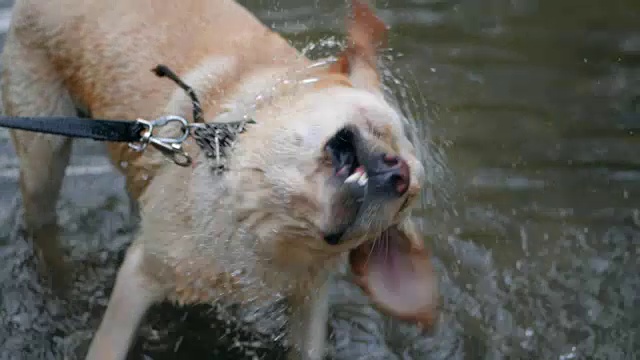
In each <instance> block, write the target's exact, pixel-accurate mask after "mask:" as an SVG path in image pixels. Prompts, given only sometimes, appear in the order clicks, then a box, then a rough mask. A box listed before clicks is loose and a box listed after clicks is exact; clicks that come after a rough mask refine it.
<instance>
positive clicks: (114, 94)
mask: <svg viewBox="0 0 640 360" xmlns="http://www.w3.org/2000/svg"><path fill="white" fill-rule="evenodd" d="M352 14H353V16H352V17H351V18H350V20H349V27H348V35H349V36H348V46H347V48H346V50H345V51H344V52H343V53H342V54H341V55H340V56H339V58H338V59H337V60H336V61H333V62H327V64H326V65H322V64H318V63H314V62H312V61H310V60H309V59H307V58H305V57H304V56H302V55H301V54H300V53H298V52H297V51H296V50H295V49H294V48H293V47H291V46H290V45H289V44H288V43H287V42H286V41H285V40H284V39H283V38H282V37H280V36H279V35H278V34H276V33H274V32H272V31H270V30H269V29H268V28H267V27H265V26H264V25H262V24H261V23H260V22H259V21H257V20H256V18H255V17H254V16H252V15H251V14H250V13H249V12H248V11H247V10H246V9H244V8H243V7H241V6H240V5H238V4H236V3H235V2H233V1H230V0H181V1H170V0H18V1H17V2H16V4H15V8H14V15H13V19H12V23H11V28H10V31H9V34H8V38H7V42H6V45H5V48H4V52H3V54H2V62H3V65H4V68H3V71H2V78H1V80H2V102H3V105H4V109H5V112H6V114H7V115H14V116H21V115H22V116H27V115H29V116H34V115H40V116H48V115H49V116H50V115H67V116H74V115H76V114H78V112H79V110H81V111H82V112H84V113H85V114H88V115H89V117H95V118H111V119H136V118H139V117H140V118H145V119H154V118H157V117H160V116H162V115H167V114H173V115H179V116H183V117H185V118H190V114H191V112H190V110H191V103H190V101H189V98H188V97H187V96H186V95H185V94H184V93H183V91H182V90H180V89H179V88H177V87H176V86H175V85H174V84H173V83H171V81H169V80H166V79H160V78H158V77H156V76H154V75H153V74H152V73H151V72H150V71H149V70H150V69H151V68H153V67H154V66H155V65H156V64H158V63H164V64H167V65H169V66H170V67H171V68H172V69H173V70H174V71H175V72H177V73H178V74H181V75H183V79H184V81H185V82H186V83H187V84H189V85H191V86H192V87H193V88H194V89H195V91H196V93H197V94H198V96H199V97H200V100H201V102H202V105H203V109H204V119H205V120H206V121H208V122H216V121H223V120H225V119H226V120H229V119H234V118H235V119H236V120H237V119H242V118H243V117H251V118H252V119H254V120H255V122H256V123H255V124H253V125H248V127H247V130H246V132H244V133H242V134H239V135H238V137H237V139H236V142H235V143H234V145H233V148H232V149H231V150H230V152H229V154H228V158H227V159H226V161H227V167H226V171H224V172H222V173H218V172H214V171H212V161H213V160H212V159H211V158H210V157H209V156H207V154H206V153H205V152H204V151H202V150H201V149H200V148H199V147H198V146H197V145H196V143H195V142H194V141H193V139H189V140H188V141H187V142H186V144H185V147H186V149H187V150H188V152H189V154H191V156H193V158H194V163H193V166H189V167H179V166H176V165H175V164H173V163H172V162H171V161H168V160H167V159H166V158H165V157H164V156H163V155H162V154H161V153H160V152H158V151H157V150H155V149H153V148H149V149H148V150H146V151H145V152H144V153H143V154H142V155H140V154H138V153H134V152H132V151H131V150H130V149H129V148H128V147H127V146H126V144H125V145H122V144H110V145H109V152H110V156H111V158H112V160H113V163H114V164H115V166H117V167H119V168H120V169H121V170H122V172H123V173H124V174H125V176H126V179H127V187H128V191H129V193H130V194H131V195H132V196H133V197H134V198H135V199H137V200H138V201H139V204H140V208H141V214H142V220H141V229H140V232H139V234H138V235H137V238H136V239H135V241H134V242H133V244H132V245H131V247H130V248H129V250H128V252H127V256H126V258H125V261H124V263H123V264H122V266H121V269H120V270H119V274H118V276H117V280H116V283H115V287H114V290H113V293H112V294H111V298H110V301H109V305H108V308H107V310H106V313H105V315H104V318H103V321H102V323H101V325H100V327H99V329H98V330H97V333H96V335H95V337H94V339H93V341H92V344H91V347H90V350H89V354H88V355H87V358H88V359H124V358H125V356H126V354H127V351H128V348H129V346H130V343H131V341H132V338H133V337H134V335H135V332H136V328H137V326H138V325H139V323H140V321H141V319H142V317H143V315H144V313H145V312H146V310H147V309H148V308H149V307H150V306H151V305H152V304H153V303H154V302H159V301H162V300H165V299H169V300H172V301H176V302H179V303H213V302H228V303H237V304H247V303H254V304H255V303H258V304H259V303H261V302H264V303H265V304H267V303H269V302H270V301H272V300H274V299H276V298H280V297H284V298H286V299H287V301H288V304H289V306H290V308H291V318H290V320H289V322H288V323H289V334H290V336H289V339H290V343H291V345H292V346H291V358H303V359H319V358H321V357H322V356H323V351H324V344H325V335H326V334H325V329H326V320H327V290H326V283H327V279H328V276H329V275H330V274H331V273H332V272H333V271H335V270H336V269H337V267H338V266H339V265H340V264H341V263H343V262H345V261H348V263H349V264H350V266H351V270H352V273H353V274H354V278H355V281H356V282H357V283H358V284H359V285H360V287H361V288H362V289H363V290H364V291H365V292H366V293H367V294H369V296H370V298H371V300H372V302H373V303H374V304H376V305H377V306H378V308H379V309H381V310H382V311H384V312H386V313H388V314H391V315H393V316H397V317H399V318H401V319H405V320H408V321H414V322H416V323H418V324H421V325H430V324H431V323H432V322H433V321H434V319H435V317H436V314H437V312H436V307H437V302H438V301H437V298H438V295H437V285H436V284H437V281H436V280H435V276H434V273H433V269H432V267H431V264H430V261H429V254H428V253H427V251H426V249H425V248H424V245H423V240H422V238H421V236H420V235H419V233H417V232H416V230H415V229H414V226H413V224H412V220H411V219H410V210H411V208H412V207H413V206H414V203H415V199H416V198H417V196H418V194H419V192H420V190H421V183H422V182H423V179H424V169H423V166H422V165H421V163H420V162H419V161H418V160H417V158H416V156H415V149H414V147H413V145H412V144H411V143H410V142H409V140H408V137H407V134H405V133H404V131H405V129H404V127H403V123H402V121H403V120H402V118H401V115H400V114H399V113H398V112H397V111H396V110H395V109H394V108H392V107H391V106H390V105H389V104H388V103H387V102H386V101H385V98H384V97H383V95H382V93H381V91H380V89H379V86H380V77H379V74H378V71H377V65H376V51H377V50H378V48H379V46H380V45H382V44H383V42H384V39H385V36H386V27H385V25H384V24H383V23H382V22H381V21H380V20H379V19H378V18H377V17H376V16H375V15H374V14H373V12H372V11H371V9H370V8H369V7H368V6H366V5H365V4H363V3H361V2H360V1H356V0H354V1H353V4H352ZM226 120H225V121H226ZM87 121H91V120H89V119H87ZM177 131H179V129H178V128H175V127H167V128H165V129H164V133H165V134H173V133H176V132H177ZM12 137H13V142H14V145H15V148H16V151H17V154H18V156H19V157H20V172H21V178H20V184H21V191H22V196H23V200H24V207H25V222H26V225H27V227H28V230H29V231H30V234H31V236H32V237H33V238H34V240H35V242H36V244H37V246H38V247H39V249H40V250H41V251H42V252H43V253H44V257H45V258H46V261H47V262H49V263H51V264H56V263H57V264H58V265H61V264H62V263H61V260H60V259H61V258H60V254H59V253H58V252H57V248H56V245H55V241H56V231H55V229H56V214H55V203H56V200H57V197H58V192H59V190H60V185H61V182H62V178H63V175H64V171H65V166H66V165H67V162H68V160H69V152H70V146H71V141H72V140H71V139H69V138H64V137H59V136H52V135H43V134H35V133H29V132H23V131H14V132H12Z"/></svg>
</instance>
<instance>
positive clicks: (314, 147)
mask: <svg viewBox="0 0 640 360" xmlns="http://www.w3.org/2000/svg"><path fill="white" fill-rule="evenodd" d="M385 32H386V27H385V25H384V24H383V23H382V22H381V21H380V20H379V19H378V18H377V17H376V16H375V15H374V14H373V13H372V11H371V10H370V9H369V8H368V7H367V6H365V5H363V4H362V3H360V2H359V1H353V17H352V19H351V21H350V27H349V46H348V47H347V49H346V50H345V51H344V53H343V54H342V55H341V56H340V58H339V59H338V61H337V62H336V63H335V64H334V65H332V66H331V68H330V69H329V70H328V71H327V72H326V73H323V74H321V75H318V77H319V78H318V80H319V81H317V83H316V84H315V85H314V86H311V87H310V88H308V89H307V90H304V91H299V92H296V93H295V94H293V95H291V96H285V97H282V98H279V99H276V100H274V101H273V102H272V103H271V104H270V105H268V106H265V107H264V108H262V109H261V110H260V111H259V112H258V113H257V114H256V120H257V122H258V125H255V126H254V127H253V128H252V129H251V130H249V131H248V132H247V133H246V134H244V135H242V136H241V142H242V144H241V146H239V151H238V153H237V154H238V157H236V161H234V163H235V164H234V165H233V166H234V169H235V171H234V173H236V174H237V176H238V177H237V180H238V182H240V181H242V182H244V185H241V188H243V189H244V192H245V195H243V196H244V198H245V200H246V201H243V202H242V204H244V205H240V204H237V206H241V207H243V208H244V210H245V212H243V214H244V215H242V216H243V218H246V219H250V221H251V229H252V230H253V231H255V232H257V233H258V237H259V238H260V241H263V242H268V243H271V244H272V245H269V248H271V249H272V251H273V252H272V254H270V256H272V257H273V259H274V260H273V261H277V262H282V263H286V264H287V266H289V265H290V266H292V267H294V268H296V266H299V269H298V270H297V271H305V270H304V266H305V265H307V264H309V265H310V266H316V265H317V264H318V262H319V260H320V261H321V260H322V259H327V258H330V257H335V255H337V254H339V253H345V252H349V253H350V256H349V259H350V264H351V268H352V272H353V274H354V275H355V276H356V279H357V280H356V282H357V283H358V284H359V285H360V286H361V287H362V288H363V289H364V290H365V291H366V292H367V293H368V294H369V295H370V296H371V298H372V300H373V302H374V303H375V304H377V305H378V306H379V307H380V308H381V309H383V310H386V311H387V312H389V313H391V314H392V315H395V316H398V317H401V318H404V319H410V320H415V321H417V322H420V323H422V324H429V323H431V322H432V320H433V319H434V316H435V307H436V302H437V301H436V298H437V289H436V288H437V286H436V281H435V279H434V274H433V270H432V268H431V265H430V262H429V256H428V254H427V252H426V250H425V249H424V245H423V242H422V237H421V236H420V234H419V233H418V232H417V231H416V229H415V228H414V225H413V223H412V220H411V219H410V214H409V212H410V210H411V208H412V207H413V206H414V205H415V202H416V199H417V197H418V195H419V192H420V190H421V186H422V182H423V180H424V168H423V165H422V164H421V163H420V161H419V160H418V159H417V157H416V151H415V148H414V147H413V145H412V144H411V142H410V141H409V139H408V136H407V134H406V133H405V131H406V130H405V126H404V125H403V119H402V117H401V115H400V114H399V113H398V112H397V111H396V110H395V109H394V108H393V107H392V106H390V105H389V104H388V103H387V102H386V100H385V98H384V96H383V95H382V93H381V90H380V75H379V73H378V71H377V66H376V50H377V49H378V47H379V45H380V44H382V42H383V40H384V36H385ZM242 179H244V180H242ZM247 197H251V201H248V200H247ZM254 208H255V209H254Z"/></svg>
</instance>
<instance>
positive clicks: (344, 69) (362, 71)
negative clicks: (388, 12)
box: [330, 0, 387, 92]
mask: <svg viewBox="0 0 640 360" xmlns="http://www.w3.org/2000/svg"><path fill="white" fill-rule="evenodd" d="M363 1H364V0H352V2H351V4H352V5H351V17H350V19H349V21H348V27H347V30H348V39H347V41H348V43H347V48H346V49H345V50H344V51H343V52H342V54H340V56H339V57H338V60H337V61H336V62H335V63H334V64H333V65H332V66H331V68H330V71H332V72H337V73H342V74H345V75H347V76H348V77H349V78H350V80H351V83H352V84H353V85H354V86H355V87H357V88H362V89H367V90H370V91H373V92H379V91H380V82H381V80H380V73H379V72H378V66H377V62H378V59H377V52H378V50H379V49H380V48H381V47H383V46H385V45H386V41H387V26H386V25H385V24H384V23H383V22H382V20H380V18H378V17H377V16H376V15H375V14H374V12H373V10H372V9H371V8H370V7H369V6H368V5H367V4H366V3H364V2H363Z"/></svg>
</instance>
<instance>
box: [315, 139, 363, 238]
mask: <svg viewBox="0 0 640 360" xmlns="http://www.w3.org/2000/svg"><path fill="white" fill-rule="evenodd" d="M359 136H360V134H359V133H358V132H357V130H356V129H353V128H343V129H341V130H339V131H338V132H337V133H336V134H335V135H334V136H333V137H332V138H331V139H329V141H327V143H326V146H325V150H326V151H327V152H328V154H330V156H331V161H332V164H333V177H332V178H331V182H332V183H333V185H334V186H336V188H337V191H336V193H335V195H334V197H333V199H332V211H331V214H332V215H333V217H334V219H335V222H334V223H333V224H332V227H331V229H327V232H326V233H325V237H324V239H325V241H326V242H327V243H328V244H331V245H337V244H339V243H340V242H341V241H342V240H343V239H344V235H345V233H346V232H347V230H348V229H349V227H351V226H352V225H353V224H354V223H355V221H356V219H357V217H358V213H359V211H360V209H361V208H362V204H363V203H364V200H365V196H366V192H367V185H368V177H367V172H366V170H365V166H364V165H363V164H362V161H361V159H362V157H363V155H364V154H362V150H360V151H358V150H359V149H358V148H359V146H358V142H359V141H361V139H359Z"/></svg>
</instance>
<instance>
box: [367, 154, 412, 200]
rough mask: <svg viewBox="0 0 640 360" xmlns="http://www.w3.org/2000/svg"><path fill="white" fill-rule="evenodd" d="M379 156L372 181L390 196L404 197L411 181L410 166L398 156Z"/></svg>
mask: <svg viewBox="0 0 640 360" xmlns="http://www.w3.org/2000/svg"><path fill="white" fill-rule="evenodd" d="M379 156H380V157H379V160H378V161H377V164H376V166H375V167H376V169H375V171H374V172H373V176H372V177H371V179H372V180H374V181H375V182H376V183H377V185H378V187H379V188H382V189H381V190H384V191H385V192H386V193H388V194H394V195H397V196H402V195H404V194H405V193H406V192H407V189H408V188H409V183H410V180H411V174H410V171H409V164H407V162H406V161H405V160H404V159H403V158H401V157H399V156H396V155H390V154H380V155H379Z"/></svg>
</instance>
